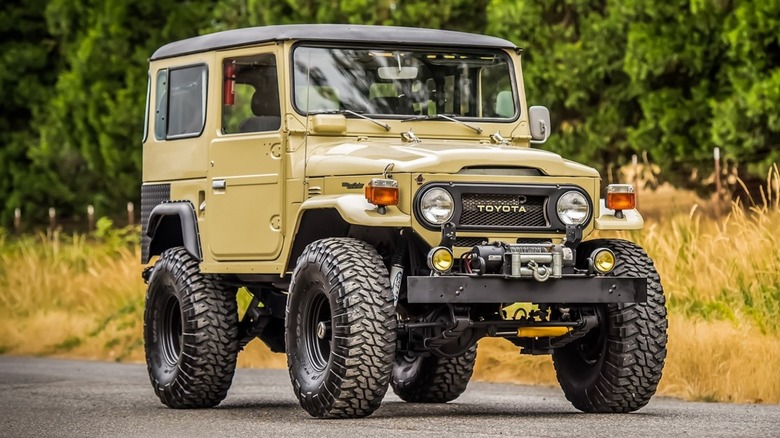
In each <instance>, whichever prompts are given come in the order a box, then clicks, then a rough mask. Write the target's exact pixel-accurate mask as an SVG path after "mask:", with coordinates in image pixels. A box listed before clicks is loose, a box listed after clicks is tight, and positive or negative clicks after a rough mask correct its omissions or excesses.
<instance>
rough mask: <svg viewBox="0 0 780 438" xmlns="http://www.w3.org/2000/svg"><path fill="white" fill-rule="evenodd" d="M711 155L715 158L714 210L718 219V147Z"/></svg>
mask: <svg viewBox="0 0 780 438" xmlns="http://www.w3.org/2000/svg"><path fill="white" fill-rule="evenodd" d="M712 156H713V158H714V159H715V212H716V214H717V216H718V219H720V190H721V186H720V148H719V147H716V148H715V149H713V150H712Z"/></svg>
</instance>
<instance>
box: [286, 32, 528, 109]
mask: <svg viewBox="0 0 780 438" xmlns="http://www.w3.org/2000/svg"><path fill="white" fill-rule="evenodd" d="M301 47H306V48H317V49H371V50H384V51H393V50H403V51H432V52H456V53H464V54H481V55H496V56H500V57H502V58H503V59H504V61H505V62H506V64H507V68H508V69H509V80H510V85H511V87H512V99H513V102H514V107H515V113H514V115H513V116H512V117H506V118H500V117H472V116H460V115H455V116H452V115H451V114H447V115H449V116H452V117H454V118H455V119H457V120H463V121H470V122H476V123H501V124H510V123H516V122H517V121H518V120H519V119H520V117H521V116H522V105H521V102H522V100H521V96H520V90H519V89H518V81H517V65H516V64H515V62H514V59H513V58H512V57H511V56H510V55H509V53H507V51H506V50H504V49H502V48H496V47H466V48H462V47H454V46H443V45H442V46H440V45H411V44H381V43H380V44H378V43H357V42H356V43H353V44H344V43H336V42H333V43H330V42H323V41H309V40H301V41H297V42H295V43H294V44H293V45H292V47H291V49H290V59H289V67H290V84H291V86H290V91H289V98H290V104H291V105H292V107H293V110H294V111H295V112H296V113H297V114H299V115H301V116H304V117H308V116H311V115H316V114H318V113H320V112H319V111H303V110H302V109H301V108H299V107H298V105H297V104H296V101H295V85H296V84H295V52H296V50H297V49H299V48H301ZM365 115H367V116H369V117H371V118H372V119H385V120H393V121H399V122H400V121H403V120H406V119H408V118H409V117H412V116H413V115H412V114H383V113H378V114H377V113H365ZM345 116H346V115H345ZM431 121H443V120H441V119H438V120H437V119H433V120H431Z"/></svg>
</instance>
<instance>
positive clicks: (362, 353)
mask: <svg viewBox="0 0 780 438" xmlns="http://www.w3.org/2000/svg"><path fill="white" fill-rule="evenodd" d="M307 269H315V270H320V272H322V273H323V274H324V276H325V278H326V279H327V283H329V284H326V285H325V290H326V291H328V296H329V299H330V305H331V312H332V314H333V315H334V316H335V318H334V319H333V328H332V330H333V333H334V338H333V343H332V346H331V360H330V363H329V365H328V367H327V370H326V371H325V377H324V378H323V381H322V383H321V384H320V386H319V387H318V388H317V390H316V391H308V392H307V391H303V390H302V388H301V383H300V382H299V381H298V377H297V376H296V371H297V370H298V368H297V367H298V366H299V362H300V360H301V359H300V357H298V354H299V352H298V350H297V349H298V347H297V345H298V342H304V341H303V340H302V339H301V337H299V336H297V335H296V324H297V323H296V318H297V316H298V314H299V313H298V312H296V310H297V309H296V308H295V306H296V305H298V303H300V302H301V300H302V299H305V298H303V295H304V294H305V293H306V290H309V289H306V288H307V287H308V286H307V285H306V284H301V283H302V282H304V280H302V279H301V274H302V273H303V272H304V271H305V270H307ZM334 304H335V306H334ZM396 324H397V320H396V313H395V305H394V303H393V296H392V291H391V289H390V280H389V274H388V272H387V268H386V267H385V265H384V263H383V261H382V258H381V257H380V256H379V254H378V253H377V251H376V249H375V248H374V247H373V246H371V245H369V244H367V243H365V242H363V241H361V240H358V239H353V238H328V239H322V240H318V241H315V242H313V243H311V244H310V245H309V246H307V247H306V249H305V250H304V252H303V254H301V256H300V257H299V258H298V261H297V264H296V267H295V270H294V272H293V277H292V282H291V284H290V296H289V298H288V300H287V312H286V321H285V332H286V336H287V364H288V369H289V371H290V379H291V381H292V385H293V390H294V392H295V395H296V396H297V397H298V400H299V402H300V404H301V407H303V408H304V409H305V410H306V411H307V412H308V413H309V414H310V415H312V416H313V417H320V418H323V417H327V418H359V417H365V416H368V415H371V414H372V413H373V412H374V411H375V410H376V409H378V408H379V406H380V404H381V402H382V399H383V398H384V396H385V393H386V392H387V388H388V386H389V385H390V376H391V374H392V370H393V360H394V358H395V347H396Z"/></svg>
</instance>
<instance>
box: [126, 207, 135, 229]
mask: <svg viewBox="0 0 780 438" xmlns="http://www.w3.org/2000/svg"><path fill="white" fill-rule="evenodd" d="M134 212H135V206H134V205H133V203H132V202H128V203H127V225H129V226H131V227H132V226H133V225H135V213H134Z"/></svg>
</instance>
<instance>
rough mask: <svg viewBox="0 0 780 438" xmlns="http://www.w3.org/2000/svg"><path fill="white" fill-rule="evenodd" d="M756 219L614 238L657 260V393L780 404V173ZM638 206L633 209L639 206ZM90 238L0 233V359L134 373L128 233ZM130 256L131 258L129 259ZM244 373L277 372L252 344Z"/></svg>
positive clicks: (275, 363)
mask: <svg viewBox="0 0 780 438" xmlns="http://www.w3.org/2000/svg"><path fill="white" fill-rule="evenodd" d="M768 187H769V189H768V190H767V191H766V194H765V196H764V199H763V200H760V205H761V207H755V206H754V207H752V208H750V209H748V210H746V209H743V208H742V207H740V206H734V208H733V209H732V211H731V214H730V215H729V216H728V217H726V218H724V219H723V220H721V221H720V222H718V223H716V222H714V221H712V220H710V219H707V217H708V216H706V215H700V214H699V213H698V209H696V208H694V209H693V210H692V211H691V213H690V214H687V215H677V216H675V217H673V218H671V219H670V218H668V217H665V216H662V217H664V219H663V220H659V221H651V222H649V223H648V226H647V227H646V229H645V230H644V231H642V232H637V233H617V236H618V237H623V238H629V239H631V240H634V241H636V242H638V243H639V244H641V245H642V246H644V247H645V248H646V249H647V251H648V253H649V254H650V255H651V256H652V257H653V258H654V259H655V262H656V265H657V267H658V270H659V272H660V274H661V278H662V282H663V284H664V287H665V290H666V294H667V298H668V303H669V309H670V328H669V356H668V359H667V364H666V368H665V370H664V377H663V379H662V380H661V385H660V388H659V391H660V393H661V394H665V395H670V396H677V397H682V398H686V399H693V400H707V401H734V402H764V403H780V380H778V379H777V370H779V369H780V257H778V254H779V251H778V248H779V247H780V246H779V245H778V243H780V242H778V239H780V238H778V236H780V173H778V171H777V169H776V168H775V169H774V172H773V173H772V174H771V175H770V177H769V178H768ZM640 203H641V201H640ZM101 230H102V231H101V232H99V233H98V238H97V239H93V240H88V239H87V238H85V237H84V236H56V235H55V236H54V238H53V239H50V238H48V237H46V236H32V237H30V236H28V237H23V238H21V239H18V240H12V239H10V238H7V236H6V235H5V234H3V232H2V230H1V229H0V353H10V354H32V355H54V356H69V357H85V358H92V359H109V360H118V361H143V345H142V337H141V334H142V330H143V324H142V317H143V299H144V284H143V282H142V281H141V278H140V275H139V273H140V266H139V263H138V260H139V259H140V254H139V252H138V249H137V246H135V245H133V244H131V243H130V244H129V242H130V241H132V240H133V238H134V236H135V235H136V233H137V230H114V229H111V228H110V226H106V224H105V223H104V224H103V227H102V228H101ZM128 248H131V249H128ZM478 356H479V357H478V362H477V368H476V371H475V378H476V379H479V380H489V381H511V382H522V383H541V384H549V385H557V383H556V380H555V374H554V371H553V369H552V365H551V363H550V359H549V357H530V356H520V355H519V354H518V350H517V349H516V348H515V347H513V346H512V345H511V344H509V343H508V342H506V341H503V340H498V339H485V340H483V341H481V342H480V350H479V355H478ZM239 365H240V366H246V367H271V368H284V367H286V359H285V356H284V355H282V354H273V353H270V352H269V351H268V349H267V348H266V347H265V346H264V345H262V343H260V342H259V341H253V342H252V343H250V344H249V346H248V348H247V350H246V351H244V352H243V353H241V354H240V355H239Z"/></svg>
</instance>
